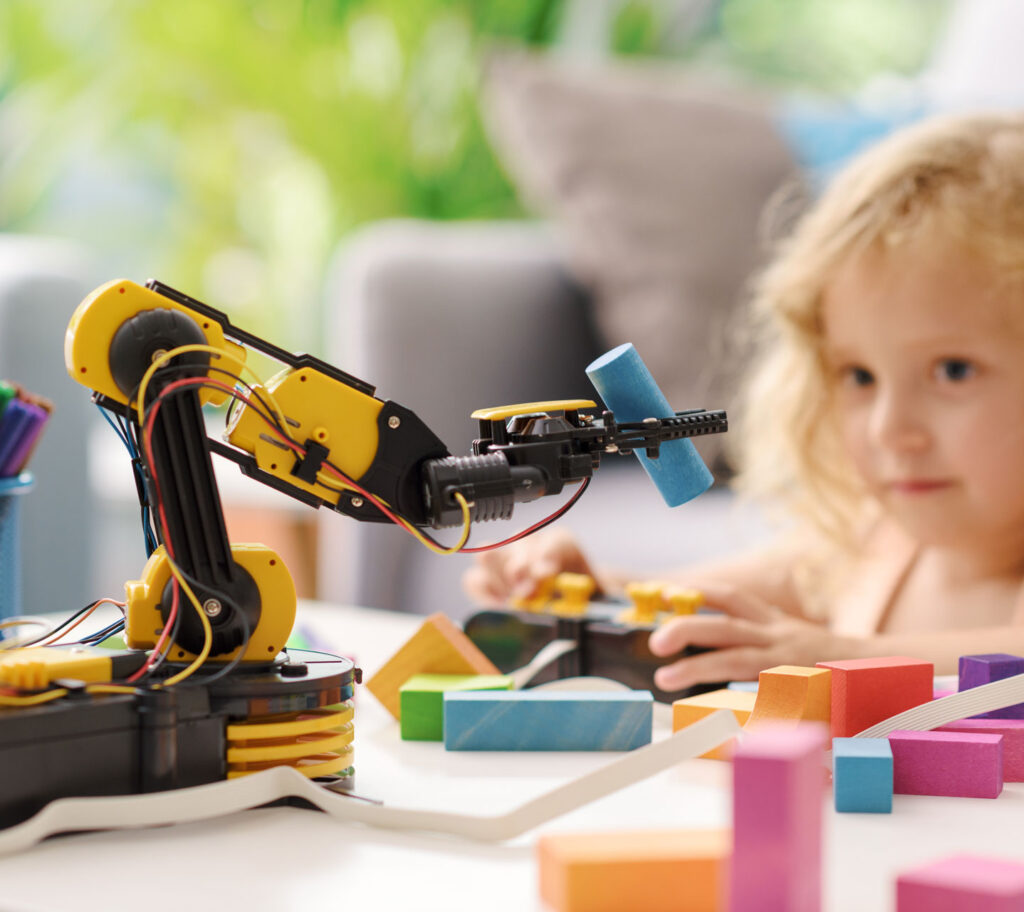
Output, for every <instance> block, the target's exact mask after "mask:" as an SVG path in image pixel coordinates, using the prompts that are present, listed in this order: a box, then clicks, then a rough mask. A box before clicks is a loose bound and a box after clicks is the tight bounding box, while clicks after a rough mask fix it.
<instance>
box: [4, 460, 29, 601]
mask: <svg viewBox="0 0 1024 912" xmlns="http://www.w3.org/2000/svg"><path fill="white" fill-rule="evenodd" d="M34 484H35V479H34V478H33V477H32V475H31V473H29V472H22V473H21V474H20V475H15V476H14V477H12V478H0V621H3V620H6V619H7V618H10V617H14V616H15V615H18V614H21V535H20V530H19V525H20V523H19V516H20V514H21V495H22V494H27V493H28V492H29V491H31V490H32V486H33V485H34Z"/></svg>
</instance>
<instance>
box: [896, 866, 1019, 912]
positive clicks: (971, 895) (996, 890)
mask: <svg viewBox="0 0 1024 912" xmlns="http://www.w3.org/2000/svg"><path fill="white" fill-rule="evenodd" d="M964 909H969V910H971V912H1024V865H1022V864H1020V863H1019V862H1016V861H1004V860H1003V859H996V858H980V857H978V856H974V855H954V856H953V857H951V858H943V859H942V860H941V861H937V862H934V863H932V864H929V865H925V866H924V867H921V868H915V869H914V870H912V871H907V872H905V873H903V874H900V876H899V877H898V878H897V879H896V912H962V910H964Z"/></svg>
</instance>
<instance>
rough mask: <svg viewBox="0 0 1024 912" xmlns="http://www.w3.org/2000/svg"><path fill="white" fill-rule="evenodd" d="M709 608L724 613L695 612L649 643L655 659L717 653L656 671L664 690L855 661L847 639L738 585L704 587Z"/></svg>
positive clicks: (661, 629) (656, 634)
mask: <svg viewBox="0 0 1024 912" xmlns="http://www.w3.org/2000/svg"><path fill="white" fill-rule="evenodd" d="M700 588H701V592H702V593H703V595H704V599H705V604H706V605H707V606H708V607H709V608H712V609H714V610H715V611H719V612H721V614H694V615H690V616H687V617H677V618H673V619H672V620H670V621H667V622H666V623H664V624H663V625H662V626H661V627H659V628H658V629H657V630H656V631H655V632H654V633H652V634H651V638H650V640H649V641H648V645H649V646H650V650H651V652H653V653H654V654H655V655H656V656H671V655H674V654H675V653H677V652H679V651H680V650H681V649H683V648H684V647H686V646H705V647H710V648H711V649H712V650H713V651H711V652H702V653H700V654H698V655H694V656H689V657H687V658H683V659H679V660H678V661H675V662H672V663H671V664H667V665H663V666H662V667H661V668H659V669H658V670H657V671H656V672H655V673H654V683H655V684H656V685H657V686H658V687H660V688H661V689H662V690H665V691H669V692H672V691H677V690H684V689H685V688H687V687H692V686H693V685H694V684H700V683H703V682H705V681H753V680H756V679H757V675H758V672H760V671H762V670H764V669H765V668H773V667H775V666H776V665H804V666H811V665H814V664H815V663H816V662H821V661H826V660H829V659H835V658H853V657H854V652H853V647H852V645H851V646H850V647H849V649H850V654H849V655H846V654H845V653H844V652H843V650H844V648H847V647H846V646H845V643H846V641H844V640H842V639H840V638H839V637H837V636H835V635H834V634H832V633H830V632H829V630H828V629H827V628H825V627H823V626H821V625H820V624H815V623H813V622H811V621H808V620H805V619H803V618H799V617H794V616H793V615H791V614H787V613H786V612H784V611H782V610H781V609H780V608H776V607H774V606H773V605H770V604H768V603H767V602H765V601H763V600H762V599H760V598H757V597H756V596H753V595H750V594H748V593H746V592H743V591H741V590H739V589H737V588H735V587H734V586H728V585H702V586H701V587H700Z"/></svg>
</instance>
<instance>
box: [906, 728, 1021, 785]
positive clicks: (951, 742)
mask: <svg viewBox="0 0 1024 912" xmlns="http://www.w3.org/2000/svg"><path fill="white" fill-rule="evenodd" d="M889 745H890V746H891V747H892V786H893V792H894V793H895V794H897V795H941V796H944V797H947V798H995V797H997V796H998V795H999V793H1000V792H1001V791H1002V790H1003V738H1002V735H975V734H969V733H965V732H944V731H894V732H893V733H892V734H890V735H889Z"/></svg>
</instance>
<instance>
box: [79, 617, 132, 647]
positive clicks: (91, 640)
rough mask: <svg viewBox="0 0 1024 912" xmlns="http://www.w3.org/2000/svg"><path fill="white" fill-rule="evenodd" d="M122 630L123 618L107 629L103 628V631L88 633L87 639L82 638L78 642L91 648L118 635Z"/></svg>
mask: <svg viewBox="0 0 1024 912" xmlns="http://www.w3.org/2000/svg"><path fill="white" fill-rule="evenodd" d="M122 630H124V618H121V619H120V620H117V621H114V623H113V624H111V625H110V626H109V627H104V628H103V630H98V631H96V633H90V634H89V636H87V637H82V639H80V640H79V641H78V642H79V643H83V644H85V645H87V646H91V645H93V644H95V643H101V642H103V640H105V639H106V638H107V637H109V636H113V635H114V634H115V633H120V632H121V631H122Z"/></svg>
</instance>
